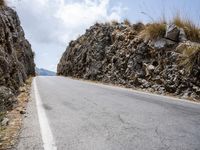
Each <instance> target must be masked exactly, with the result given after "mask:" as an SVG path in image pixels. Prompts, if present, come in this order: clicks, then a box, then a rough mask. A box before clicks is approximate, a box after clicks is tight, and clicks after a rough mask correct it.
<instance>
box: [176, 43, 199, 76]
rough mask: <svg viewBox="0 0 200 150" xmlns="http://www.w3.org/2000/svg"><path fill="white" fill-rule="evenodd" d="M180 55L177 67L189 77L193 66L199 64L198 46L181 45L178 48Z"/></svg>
mask: <svg viewBox="0 0 200 150" xmlns="http://www.w3.org/2000/svg"><path fill="white" fill-rule="evenodd" d="M178 51H179V52H180V51H181V53H182V57H181V58H180V60H179V66H181V67H183V68H184V70H185V72H186V74H188V75H190V74H191V73H192V70H193V68H194V66H195V65H197V64H199V63H200V45H183V46H180V47H178Z"/></svg>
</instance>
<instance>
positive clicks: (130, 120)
mask: <svg viewBox="0 0 200 150" xmlns="http://www.w3.org/2000/svg"><path fill="white" fill-rule="evenodd" d="M34 80H35V81H34V82H33V88H32V94H31V102H30V103H29V106H28V108H27V113H28V114H27V117H26V118H25V119H24V126H23V128H22V131H21V135H20V138H19V143H18V145H17V146H16V148H15V149H19V150H33V149H36V150H42V149H44V150H51V149H57V150H200V105H199V104H195V103H191V102H186V101H183V100H175V99H174V98H170V97H164V96H156V95H153V94H145V93H142V92H135V91H133V90H128V89H123V88H119V87H113V86H106V85H102V84H95V83H90V82H86V81H79V80H72V79H69V78H64V77H36V78H35V79H34ZM43 143H44V144H43ZM45 144H46V147H45ZM48 144H50V146H48Z"/></svg>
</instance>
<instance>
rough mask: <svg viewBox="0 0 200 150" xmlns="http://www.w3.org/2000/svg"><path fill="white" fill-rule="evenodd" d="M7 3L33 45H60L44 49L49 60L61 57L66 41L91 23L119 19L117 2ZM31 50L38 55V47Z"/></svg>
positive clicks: (53, 0)
mask: <svg viewBox="0 0 200 150" xmlns="http://www.w3.org/2000/svg"><path fill="white" fill-rule="evenodd" d="M10 4H11V5H12V6H15V7H16V10H17V12H18V14H19V16H20V19H21V22H22V25H23V27H24V29H25V31H26V34H27V37H28V39H29V40H30V42H31V43H34V44H35V45H33V47H35V48H38V47H40V44H41V45H44V44H46V45H48V44H49V43H51V44H49V45H52V44H53V43H54V47H56V45H59V46H58V47H60V46H61V45H62V46H63V49H61V50H60V49H59V50H58V49H55V50H54V51H52V48H49V49H51V50H49V51H48V50H45V52H48V54H49V58H50V59H52V62H54V60H53V59H54V56H55V55H56V56H57V55H58V54H59V55H60V56H61V54H62V52H64V50H65V47H66V46H67V43H68V42H69V41H70V40H73V39H75V38H76V37H77V36H78V35H80V34H83V32H84V31H85V29H87V28H89V27H90V26H91V25H93V24H94V23H95V22H97V21H99V22H103V21H109V20H112V19H115V20H120V19H121V16H122V13H123V8H121V6H120V5H119V6H110V0H81V1H80V0H73V1H70V0H20V1H18V0H11V3H10ZM45 47H46V48H48V46H45ZM35 51H36V56H37V57H39V58H40V57H42V56H40V53H41V49H40V50H39V49H35ZM39 58H37V60H38V59H39ZM44 61H45V60H44ZM57 61H58V60H57ZM57 61H56V62H54V63H53V64H54V65H56V63H58V62H57ZM36 63H37V65H38V66H39V67H45V68H47V69H48V68H50V66H48V64H46V63H45V62H43V63H42V61H39V62H36ZM41 63H42V64H41ZM44 64H45V65H44ZM51 64H52V63H51Z"/></svg>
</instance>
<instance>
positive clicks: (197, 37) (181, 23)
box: [171, 14, 200, 42]
mask: <svg viewBox="0 0 200 150" xmlns="http://www.w3.org/2000/svg"><path fill="white" fill-rule="evenodd" d="M171 22H172V23H174V24H175V25H177V26H178V27H180V28H183V29H184V31H185V33H186V36H187V38H188V39H189V40H190V41H194V42H199V41H200V28H199V27H198V26H197V25H196V24H195V23H193V22H192V21H191V20H190V19H187V18H185V19H184V18H183V17H181V16H180V15H179V14H177V15H176V16H175V17H174V18H173V20H172V21H171Z"/></svg>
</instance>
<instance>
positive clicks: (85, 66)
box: [57, 23, 200, 99]
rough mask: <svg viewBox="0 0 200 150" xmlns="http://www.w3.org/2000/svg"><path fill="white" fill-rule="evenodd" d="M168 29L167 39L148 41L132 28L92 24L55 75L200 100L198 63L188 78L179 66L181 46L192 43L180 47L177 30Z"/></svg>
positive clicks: (196, 62) (65, 53) (66, 52)
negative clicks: (186, 93)
mask: <svg viewBox="0 0 200 150" xmlns="http://www.w3.org/2000/svg"><path fill="white" fill-rule="evenodd" d="M142 28H145V27H142ZM171 28H172V29H168V30H167V33H166V37H167V38H168V39H166V38H160V39H159V38H158V39H157V40H154V41H151V40H146V39H143V38H141V37H140V36H139V34H140V31H138V29H137V30H136V27H135V26H134V25H133V26H126V25H124V24H120V23H118V24H112V25H110V24H95V25H94V26H92V27H90V29H88V30H87V31H86V33H85V34H84V35H82V36H81V37H80V38H78V39H77V40H75V41H73V42H71V43H70V44H69V46H68V47H67V50H66V51H65V52H64V54H63V56H62V58H61V60H60V62H59V64H58V67H57V68H58V70H57V74H58V75H64V76H73V77H77V78H83V79H89V80H96V81H102V82H106V83H112V84H120V85H124V86H126V87H131V88H145V89H147V90H148V91H149V90H150V91H153V92H157V93H159V94H163V95H164V93H166V92H169V93H174V94H176V95H179V96H183V95H184V92H185V91H190V94H191V93H193V95H192V94H191V95H192V96H193V97H195V99H200V96H199V94H198V90H196V89H198V88H199V87H200V79H199V77H200V76H199V72H200V69H199V66H200V65H199V62H198V60H200V59H196V60H197V61H195V63H194V65H193V72H192V74H191V75H190V76H187V75H186V74H185V72H186V71H185V69H184V66H180V65H179V59H180V58H182V57H183V55H184V46H180V45H181V44H188V45H192V44H193V43H192V42H191V43H189V42H184V43H179V42H178V40H179V28H177V27H174V26H171ZM172 40H174V41H172ZM175 41H176V42H175ZM178 47H179V48H178ZM196 57H197V58H198V56H196ZM199 58H200V55H199ZM195 70H196V71H195ZM195 72H196V73H195ZM196 87H197V88H196Z"/></svg>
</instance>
